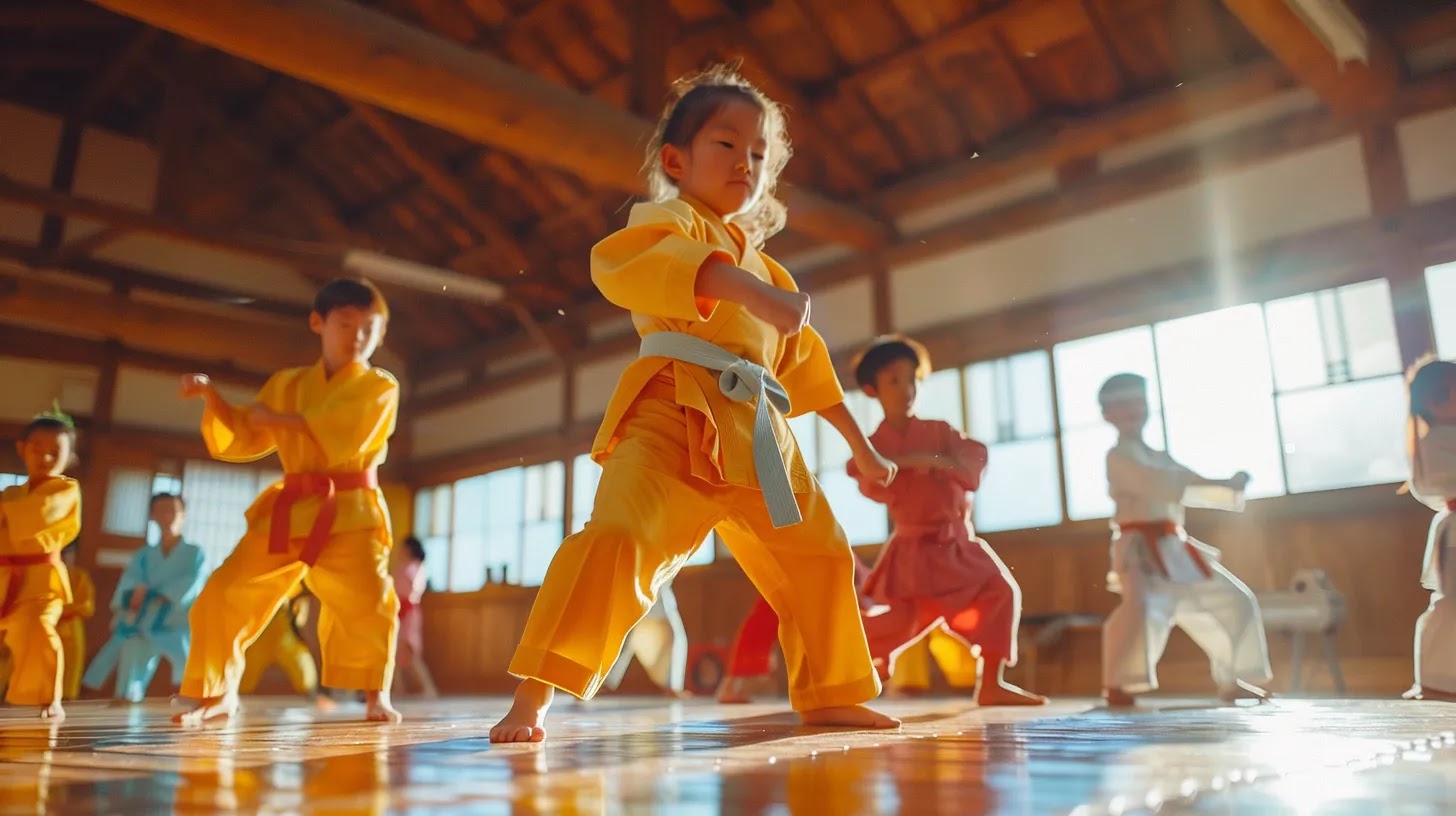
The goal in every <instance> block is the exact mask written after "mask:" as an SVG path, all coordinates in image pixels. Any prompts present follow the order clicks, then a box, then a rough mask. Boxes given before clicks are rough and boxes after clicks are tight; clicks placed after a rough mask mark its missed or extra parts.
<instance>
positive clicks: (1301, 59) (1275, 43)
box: [1223, 0, 1400, 118]
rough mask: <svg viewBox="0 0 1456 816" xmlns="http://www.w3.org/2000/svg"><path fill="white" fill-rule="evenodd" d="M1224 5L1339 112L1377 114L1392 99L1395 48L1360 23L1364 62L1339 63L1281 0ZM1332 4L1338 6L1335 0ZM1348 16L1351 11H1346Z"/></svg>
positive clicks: (1397, 67) (1397, 68)
mask: <svg viewBox="0 0 1456 816" xmlns="http://www.w3.org/2000/svg"><path fill="white" fill-rule="evenodd" d="M1223 4H1224V7H1225V8H1227V9H1228V10H1229V11H1231V12H1233V14H1234V16H1235V17H1237V18H1238V19H1239V21H1240V22H1242V23H1243V24H1244V28H1246V29H1248V31H1249V33H1250V34H1253V35H1254V37H1255V38H1256V39H1257V40H1259V42H1260V43H1262V44H1263V45H1264V47H1265V48H1267V49H1268V50H1269V53H1271V54H1273V55H1274V56H1275V58H1277V59H1278V60H1279V61H1280V62H1281V63H1283V64H1284V67H1285V68H1288V69H1289V73H1291V74H1293V75H1294V76H1296V77H1298V78H1299V81H1301V82H1303V83H1304V84H1305V85H1308V86H1309V87H1310V88H1311V89H1313V90H1314V92H1315V93H1317V94H1319V97H1320V99H1321V100H1323V101H1324V103H1325V104H1326V105H1328V106H1329V108H1330V110H1332V111H1334V112H1335V113H1336V114H1338V115H1340V116H1347V117H1356V118H1360V117H1369V116H1373V115H1382V114H1383V113H1385V112H1386V111H1387V110H1388V109H1389V107H1390V104H1391V100H1392V99H1394V97H1395V92H1396V88H1397V85H1398V82H1399V79H1400V77H1399V74H1400V65H1399V60H1398V58H1397V55H1396V53H1395V51H1394V49H1393V48H1392V47H1391V46H1390V45H1389V43H1386V42H1385V41H1384V40H1383V39H1382V38H1381V37H1379V36H1377V35H1376V34H1375V32H1372V31H1369V30H1368V27H1365V26H1364V24H1363V23H1360V22H1358V21H1354V23H1353V24H1354V25H1357V26H1360V27H1362V28H1367V30H1366V31H1365V32H1364V34H1365V38H1366V46H1367V48H1368V51H1369V59H1368V61H1367V62H1364V63H1362V62H1359V61H1351V62H1347V63H1345V64H1344V65H1341V64H1340V63H1339V61H1338V60H1337V59H1336V57H1335V55H1334V54H1333V53H1332V52H1331V51H1330V49H1329V48H1328V47H1326V45H1325V43H1324V42H1323V41H1322V40H1321V39H1320V36H1319V35H1318V34H1316V33H1315V32H1314V31H1313V30H1311V29H1310V27H1309V26H1308V25H1307V24H1306V23H1305V22H1304V20H1302V19H1300V16H1299V15H1298V14H1296V13H1295V12H1294V10H1293V9H1291V8H1290V7H1289V5H1288V4H1287V3H1285V2H1271V1H1270V0H1223ZM1334 5H1335V6H1343V5H1344V4H1343V0H1336V2H1335V4H1334ZM1351 17H1352V19H1353V15H1351Z"/></svg>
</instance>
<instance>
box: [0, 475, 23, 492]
mask: <svg viewBox="0 0 1456 816" xmlns="http://www.w3.org/2000/svg"><path fill="white" fill-rule="evenodd" d="M29 480H30V477H29V476H27V475H25V474H24V473H0V490H4V489H5V488H7V487H12V486H14V485H22V484H25V483H26V482H27V481H29Z"/></svg>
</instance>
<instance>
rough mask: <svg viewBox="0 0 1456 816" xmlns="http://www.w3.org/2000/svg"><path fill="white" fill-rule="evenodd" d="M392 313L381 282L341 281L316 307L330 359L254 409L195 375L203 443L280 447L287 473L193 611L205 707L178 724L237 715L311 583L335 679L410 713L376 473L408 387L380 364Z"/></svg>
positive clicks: (383, 712)
mask: <svg viewBox="0 0 1456 816" xmlns="http://www.w3.org/2000/svg"><path fill="white" fill-rule="evenodd" d="M388 320H389V309H388V306H387V305H386V304H385V302H384V297H383V295H381V294H380V293H379V290H378V289H376V288H374V285H373V284H371V283H369V282H368V281H364V280H360V279H340V280H335V281H333V282H331V283H329V284H328V285H326V286H324V288H323V289H321V290H319V293H318V296H317V297H316V298H315V299H314V306H313V313H312V314H310V315H309V326H310V328H312V329H313V331H314V333H315V334H317V335H319V337H320V338H321V341H322V346H323V355H322V358H321V359H320V360H319V361H318V362H316V363H314V364H313V365H311V366H308V367H305V368H291V369H286V370H284V371H280V372H278V373H277V374H274V375H273V376H272V377H270V378H269V380H268V382H267V383H265V384H264V385H263V389H262V390H261V391H259V392H258V398H257V401H255V402H254V403H253V404H251V405H248V406H235V405H230V404H228V402H227V401H225V400H224V399H223V398H222V396H221V395H220V394H218V392H217V391H216V390H215V389H214V388H213V387H212V384H211V383H210V382H209V381H208V379H207V377H206V376H204V375H202V374H189V375H187V376H185V377H183V378H182V384H181V395H182V396H183V397H184V398H187V397H201V398H202V399H203V401H204V403H205V406H206V407H205V409H204V411H203V415H202V438H203V440H204V441H206V443H207V449H208V451H209V452H210V453H211V454H212V455H213V457H214V458H216V459H221V460H223V461H225V462H252V461H255V460H258V459H261V458H263V457H264V456H267V455H268V454H270V453H273V452H274V451H277V452H278V458H279V460H280V461H281V463H282V465H283V473H284V477H283V480H282V481H280V482H278V483H276V484H274V485H272V486H270V487H269V488H268V489H267V490H265V491H263V494H262V495H261V496H259V497H258V499H257V501H255V502H253V506H252V507H250V508H248V512H247V519H248V532H247V533H246V534H245V535H244V536H243V539H242V540H241V541H240V542H238V545H237V548H236V549H234V550H233V552H232V554H231V555H229V556H228V558H227V560H225V561H224V562H223V563H222V565H221V566H219V567H218V568H217V571H216V572H214V573H213V574H212V576H211V577H210V578H209V579H208V581H207V585H206V586H205V587H204V588H203V590H202V594H201V595H200V596H198V598H197V602H196V603H195V604H193V606H192V614H191V621H192V651H191V653H190V654H189V655H188V657H187V668H186V669H185V670H184V671H183V676H182V696H184V697H189V698H195V699H197V700H198V701H199V702H198V704H197V707H196V708H194V709H193V710H191V711H188V712H186V713H184V714H179V715H178V716H177V717H176V718H175V719H176V721H177V722H179V723H184V724H195V723H200V722H203V721H205V720H209V719H213V718H216V717H230V716H231V715H232V714H233V713H234V712H235V711H236V710H237V707H238V684H239V682H240V681H241V679H242V673H243V665H244V661H243V654H244V651H245V650H246V649H247V647H248V645H249V644H251V643H252V642H253V641H254V640H255V639H257V637H258V635H259V634H260V633H261V632H262V631H263V628H264V627H265V626H267V625H268V622H269V621H270V620H272V618H273V614H274V613H275V612H276V611H277V609H278V607H279V606H280V605H281V604H282V603H283V602H284V601H285V600H286V599H287V598H288V596H289V594H290V593H291V592H292V591H293V589H294V587H295V586H297V585H298V582H299V581H300V580H302V581H304V582H305V583H306V584H307V585H308V588H309V589H310V590H311V591H312V592H313V594H314V595H316V596H317V597H318V599H319V603H320V606H321V607H322V609H321V610H320V612H319V645H320V651H321V652H322V653H323V664H324V665H323V683H324V685H326V686H329V687H332V688H348V689H360V690H362V691H364V692H365V702H366V704H367V711H366V718H367V719H369V720H371V721H380V722H398V721H399V718H400V717H399V712H398V711H395V710H394V707H393V706H392V705H390V700H389V685H390V678H391V676H392V675H393V672H394V649H395V640H394V639H395V627H396V626H397V625H398V618H399V599H398V598H397V597H396V596H395V592H394V582H393V581H392V580H391V579H390V576H389V548H390V545H391V542H392V539H391V535H390V527H389V513H388V511H387V510H386V509H385V505H384V497H383V495H382V494H381V493H380V491H379V480H378V476H377V475H376V474H377V468H378V467H379V465H380V463H382V462H383V461H384V458H385V454H386V451H387V449H388V440H389V437H390V435H391V434H393V433H394V424H395V415H396V412H397V411H398V407H399V383H398V382H396V381H395V379H394V377H393V376H392V375H391V374H390V373H389V372H387V371H384V370H383V369H379V368H372V367H371V366H370V365H369V358H370V356H371V355H373V354H374V350H375V349H376V348H378V346H379V342H380V340H381V339H383V337H384V331H385V327H386V325H387V323H388Z"/></svg>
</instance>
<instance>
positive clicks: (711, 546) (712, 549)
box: [683, 532, 717, 567]
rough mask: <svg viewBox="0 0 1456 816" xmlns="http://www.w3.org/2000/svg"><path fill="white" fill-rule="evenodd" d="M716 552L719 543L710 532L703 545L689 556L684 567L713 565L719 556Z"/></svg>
mask: <svg viewBox="0 0 1456 816" xmlns="http://www.w3.org/2000/svg"><path fill="white" fill-rule="evenodd" d="M716 550H717V542H716V541H715V540H714V536H713V534H712V533H711V532H709V533H708V537H707V538H705V539H703V543H702V544H701V545H700V546H699V547H698V548H697V549H696V550H694V551H693V554H692V555H691V556H689V558H688V560H687V561H685V562H683V566H687V567H698V566H702V565H704V564H711V563H713V559H714V557H715V556H716V554H717V553H716Z"/></svg>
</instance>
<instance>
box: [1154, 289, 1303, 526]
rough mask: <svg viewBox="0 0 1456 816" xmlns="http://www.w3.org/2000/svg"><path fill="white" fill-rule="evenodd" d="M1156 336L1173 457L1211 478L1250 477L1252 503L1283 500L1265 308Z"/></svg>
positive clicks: (1169, 326) (1175, 326)
mask: <svg viewBox="0 0 1456 816" xmlns="http://www.w3.org/2000/svg"><path fill="white" fill-rule="evenodd" d="M1153 333H1154V337H1155V338H1156V340H1157V348H1158V369H1159V371H1160V372H1161V373H1162V375H1163V416H1164V422H1165V423H1166V424H1167V428H1168V450H1169V452H1170V453H1172V454H1173V456H1174V458H1176V459H1177V460H1178V461H1179V462H1182V463H1183V464H1185V465H1187V466H1188V467H1190V468H1192V469H1194V470H1196V471H1198V472H1199V473H1202V474H1204V475H1207V476H1209V477H1211V478H1223V477H1226V476H1230V475H1233V474H1234V473H1237V472H1238V471H1240V470H1246V471H1248V472H1249V475H1250V476H1251V477H1252V479H1251V481H1250V482H1249V492H1248V495H1249V496H1250V497H1257V496H1277V495H1280V494H1282V493H1284V465H1283V462H1282V461H1281V458H1280V456H1279V441H1278V440H1279V435H1278V433H1277V432H1276V431H1275V422H1274V396H1273V390H1274V383H1273V378H1272V375H1271V374H1270V370H1269V354H1268V350H1267V347H1266V342H1265V339H1264V316H1263V313H1262V311H1261V310H1260V308H1259V307H1258V306H1257V305H1248V306H1236V307H1234V308H1232V309H1221V310H1219V311H1216V312H1207V313H1204V314H1200V315H1194V316H1192V317H1185V318H1181V319H1179V320H1170V321H1168V322H1166V323H1159V324H1158V325H1157V326H1156V327H1154V332H1153Z"/></svg>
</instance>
